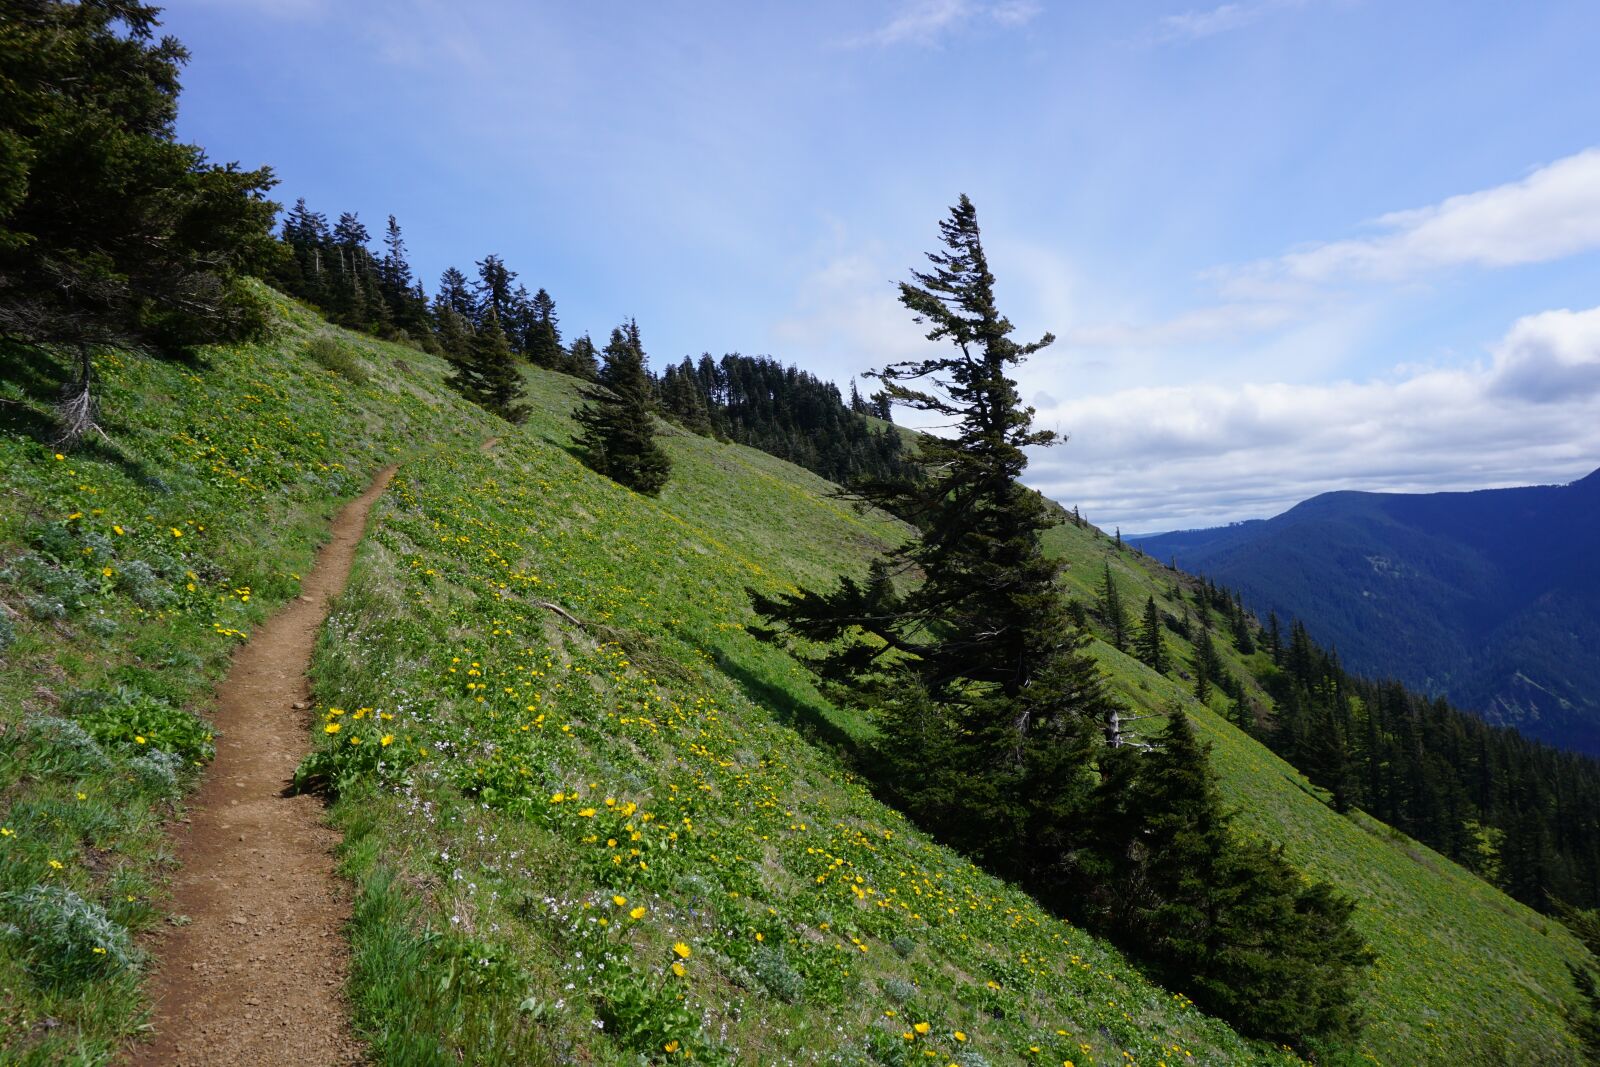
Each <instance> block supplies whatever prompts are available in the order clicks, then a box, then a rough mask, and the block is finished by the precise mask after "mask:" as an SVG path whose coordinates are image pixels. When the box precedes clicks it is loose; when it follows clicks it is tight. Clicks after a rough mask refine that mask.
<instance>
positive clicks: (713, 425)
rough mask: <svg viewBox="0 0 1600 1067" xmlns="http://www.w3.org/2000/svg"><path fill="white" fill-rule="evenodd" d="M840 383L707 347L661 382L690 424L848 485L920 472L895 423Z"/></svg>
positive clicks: (676, 412)
mask: <svg viewBox="0 0 1600 1067" xmlns="http://www.w3.org/2000/svg"><path fill="white" fill-rule="evenodd" d="M851 390H852V394H851V395H852V397H853V399H852V400H851V402H850V404H849V406H846V404H845V402H844V400H843V398H842V397H841V396H840V395H839V387H838V386H836V385H834V384H833V383H832V382H825V381H822V380H821V379H819V378H816V377H814V376H813V375H810V374H807V373H806V372H805V371H802V370H797V369H795V368H794V367H785V366H784V365H783V364H781V363H779V362H778V361H777V360H775V359H771V358H768V357H751V356H742V355H739V354H738V353H732V354H730V355H725V356H723V357H722V359H721V360H720V361H714V360H713V359H712V358H711V356H710V354H709V353H707V354H706V355H703V356H701V357H700V360H699V361H698V362H695V361H692V360H689V359H687V358H685V359H684V360H683V361H682V362H681V363H679V364H677V365H675V366H672V365H669V366H668V367H667V369H666V370H665V371H664V372H663V373H662V375H661V378H660V380H659V381H658V382H657V393H658V395H659V396H660V398H661V408H662V412H663V413H664V414H665V415H666V416H667V417H668V418H670V419H672V420H673V421H674V422H676V423H678V424H679V425H680V426H682V427H683V428H684V429H686V430H691V431H693V432H694V433H699V434H708V435H712V436H717V437H722V438H726V439H728V440H731V441H737V442H738V443H740V444H742V445H749V446H750V447H752V448H759V449H761V450H762V451H763V452H768V453H770V454H772V455H774V456H777V457H779V458H780V459H786V460H788V461H789V462H791V463H794V464H796V465H798V466H801V467H805V468H806V469H807V470H809V471H813V472H815V473H817V474H820V475H821V476H822V477H824V478H827V479H828V480H829V481H834V482H838V483H839V484H840V485H844V486H850V485H854V484H858V483H861V482H868V483H879V482H892V481H899V480H905V479H908V478H914V477H916V472H917V467H916V464H915V462H914V461H913V459H912V458H911V456H909V455H908V454H907V452H906V448H905V444H904V442H903V441H902V440H901V438H900V434H899V433H898V432H897V431H896V430H895V429H894V428H893V427H892V426H886V427H882V428H876V427H874V426H873V425H872V423H871V422H869V421H868V416H869V415H873V414H875V412H873V410H872V409H871V407H870V405H869V404H868V403H867V402H866V401H864V400H862V399H861V394H860V392H859V390H856V389H855V386H854V384H853V383H852V385H851Z"/></svg>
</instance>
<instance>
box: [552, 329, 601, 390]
mask: <svg viewBox="0 0 1600 1067" xmlns="http://www.w3.org/2000/svg"><path fill="white" fill-rule="evenodd" d="M561 369H562V370H564V371H566V372H567V373H568V374H570V375H572V376H573V377H574V378H587V379H588V380H589V381H594V380H595V378H597V377H599V375H600V354H599V351H598V350H597V349H596V348H595V347H594V342H593V341H591V340H589V335H588V334H584V335H583V336H582V337H580V338H578V339H577V340H575V341H573V342H572V347H571V348H569V349H568V350H567V358H566V360H565V361H564V363H563V366H562V368H561Z"/></svg>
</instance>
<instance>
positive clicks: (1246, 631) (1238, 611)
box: [1233, 603, 1256, 656]
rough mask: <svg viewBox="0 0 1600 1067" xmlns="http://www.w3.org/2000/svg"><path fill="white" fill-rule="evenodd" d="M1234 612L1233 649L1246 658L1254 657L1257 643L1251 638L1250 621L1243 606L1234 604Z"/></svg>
mask: <svg viewBox="0 0 1600 1067" xmlns="http://www.w3.org/2000/svg"><path fill="white" fill-rule="evenodd" d="M1233 607H1234V611H1233V647H1235V648H1237V649H1238V650H1239V651H1240V652H1241V653H1243V654H1244V655H1246V656H1250V655H1254V654H1255V650H1256V643H1255V640H1254V639H1253V638H1251V636H1250V621H1249V618H1248V617H1247V616H1246V615H1245V612H1244V605H1243V604H1237V603H1236V604H1234V606H1233Z"/></svg>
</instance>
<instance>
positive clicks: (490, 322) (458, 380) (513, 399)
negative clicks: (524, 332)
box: [450, 310, 527, 422]
mask: <svg viewBox="0 0 1600 1067" xmlns="http://www.w3.org/2000/svg"><path fill="white" fill-rule="evenodd" d="M450 314H451V315H452V317H454V316H455V312H454V311H451V312H450ZM465 347H466V351H465V357H464V358H462V359H460V360H459V361H457V362H456V364H455V373H454V374H453V375H452V376H451V379H450V384H451V385H453V386H455V387H456V388H457V389H459V390H460V391H461V393H462V395H464V396H465V397H466V398H467V399H469V400H471V401H472V402H473V403H475V404H477V405H479V406H480V407H482V408H484V409H485V410H488V411H492V412H494V413H495V414H496V415H499V416H500V417H501V418H504V419H507V420H509V421H511V422H521V421H522V420H523V419H524V418H525V417H526V416H527V409H526V408H524V407H523V406H522V405H521V404H520V403H518V401H519V400H520V399H521V398H522V394H523V384H522V375H521V373H520V372H519V371H518V370H517V363H516V359H515V357H514V356H513V355H512V352H511V345H510V343H509V342H508V341H507V340H506V332H505V331H504V330H503V329H501V328H500V320H499V319H498V318H497V317H496V316H495V314H494V312H493V311H492V310H491V311H490V312H489V314H488V316H487V317H486V318H485V319H484V321H483V324H482V325H481V326H479V327H478V329H477V330H476V331H474V332H473V334H472V335H471V338H470V339H469V340H468V341H467V342H466V346H465Z"/></svg>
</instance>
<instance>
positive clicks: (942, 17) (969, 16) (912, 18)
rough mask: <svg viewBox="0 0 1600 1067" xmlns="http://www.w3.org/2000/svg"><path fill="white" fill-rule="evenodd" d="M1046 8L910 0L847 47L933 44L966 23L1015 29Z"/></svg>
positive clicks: (1014, 2)
mask: <svg viewBox="0 0 1600 1067" xmlns="http://www.w3.org/2000/svg"><path fill="white" fill-rule="evenodd" d="M1043 10H1044V8H1043V7H1042V6H1041V5H1040V4H1038V3H1035V2H1033V0H995V2H991V3H982V2H979V0H909V2H908V3H905V4H902V6H901V7H900V10H899V11H898V12H897V13H896V14H895V16H894V17H893V18H891V19H890V20H889V21H888V22H886V23H884V24H883V25H882V26H879V27H878V28H877V29H875V30H872V31H871V32H869V33H865V34H862V35H861V36H859V37H853V38H851V39H849V40H847V41H845V42H844V44H845V45H846V46H847V47H852V48H860V47H864V46H868V45H877V46H880V47H889V46H893V45H902V44H913V45H931V44H935V43H936V42H938V41H939V39H940V38H942V37H944V36H945V35H946V34H948V33H951V32H953V31H955V30H956V29H958V28H961V27H963V26H969V25H974V24H980V23H983V22H990V23H993V24H995V25H998V26H1002V27H1007V28H1014V27H1018V26H1023V25H1026V24H1027V23H1029V22H1032V21H1033V20H1034V19H1035V18H1036V17H1038V15H1039V14H1040V13H1041V12H1042V11H1043Z"/></svg>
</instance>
